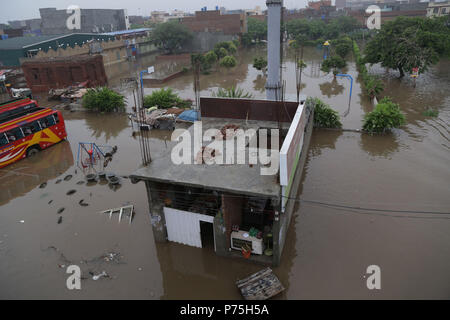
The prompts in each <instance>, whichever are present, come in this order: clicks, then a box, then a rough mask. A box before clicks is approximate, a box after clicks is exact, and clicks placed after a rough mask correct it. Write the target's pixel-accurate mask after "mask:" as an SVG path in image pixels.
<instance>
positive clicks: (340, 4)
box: [336, 0, 347, 10]
mask: <svg viewBox="0 0 450 320" xmlns="http://www.w3.org/2000/svg"><path fill="white" fill-rule="evenodd" d="M346 2H347V1H346V0H336V10H342V9H344V8H345V6H346Z"/></svg>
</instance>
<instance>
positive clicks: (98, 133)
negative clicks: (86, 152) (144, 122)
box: [85, 113, 130, 143]
mask: <svg viewBox="0 0 450 320" xmlns="http://www.w3.org/2000/svg"><path fill="white" fill-rule="evenodd" d="M85 119H86V127H87V128H88V129H89V130H90V131H91V136H92V137H93V138H95V139H96V140H99V139H100V138H101V137H104V139H105V142H106V143H108V142H109V141H110V140H111V139H113V138H116V137H117V136H118V135H119V134H120V132H122V131H123V130H124V129H126V128H128V127H129V125H130V121H129V119H128V118H127V117H126V115H123V114H117V115H107V116H105V115H103V114H96V113H86V116H85Z"/></svg>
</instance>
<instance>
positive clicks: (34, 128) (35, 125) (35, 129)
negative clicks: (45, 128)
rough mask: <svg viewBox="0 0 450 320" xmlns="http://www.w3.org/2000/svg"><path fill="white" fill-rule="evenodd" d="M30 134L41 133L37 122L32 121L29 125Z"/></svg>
mask: <svg viewBox="0 0 450 320" xmlns="http://www.w3.org/2000/svg"><path fill="white" fill-rule="evenodd" d="M30 128H31V132H32V133H36V132H39V131H41V130H42V129H41V125H40V124H39V121H34V122H32V123H31V124H30Z"/></svg>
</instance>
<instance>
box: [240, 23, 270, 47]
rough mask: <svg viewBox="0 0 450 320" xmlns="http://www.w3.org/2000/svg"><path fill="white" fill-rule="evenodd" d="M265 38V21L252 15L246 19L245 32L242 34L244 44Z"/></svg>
mask: <svg viewBox="0 0 450 320" xmlns="http://www.w3.org/2000/svg"><path fill="white" fill-rule="evenodd" d="M266 39H267V21H261V20H258V19H255V18H252V17H249V18H248V20H247V33H245V34H243V35H242V43H243V44H244V45H246V46H248V45H250V44H252V43H253V42H260V41H261V40H266Z"/></svg>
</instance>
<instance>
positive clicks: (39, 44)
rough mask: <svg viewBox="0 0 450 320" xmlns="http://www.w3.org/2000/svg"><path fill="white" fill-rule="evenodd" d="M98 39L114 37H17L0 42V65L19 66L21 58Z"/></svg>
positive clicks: (83, 35)
mask: <svg viewBox="0 0 450 320" xmlns="http://www.w3.org/2000/svg"><path fill="white" fill-rule="evenodd" d="M92 39H100V40H103V41H106V40H114V39H115V37H114V36H108V35H98V34H70V35H61V36H55V35H52V36H36V37H18V38H13V39H7V40H2V41H0V65H1V66H8V67H18V66H20V59H21V58H29V57H33V56H35V55H37V54H38V53H39V52H40V51H44V52H48V51H50V50H57V49H58V48H67V47H72V48H74V47H76V46H81V45H82V44H84V43H86V42H87V41H90V40H92Z"/></svg>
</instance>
